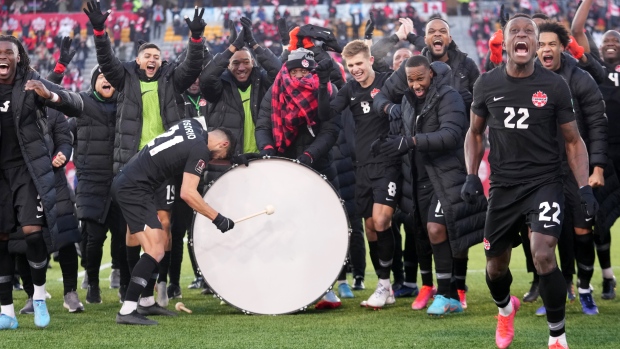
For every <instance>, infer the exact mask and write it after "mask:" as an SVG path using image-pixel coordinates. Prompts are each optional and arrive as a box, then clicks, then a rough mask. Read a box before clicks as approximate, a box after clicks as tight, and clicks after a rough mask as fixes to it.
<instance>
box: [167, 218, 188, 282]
mask: <svg viewBox="0 0 620 349" xmlns="http://www.w3.org/2000/svg"><path fill="white" fill-rule="evenodd" d="M174 228H175V222H173V223H172V246H171V247H172V248H171V250H170V267H169V268H168V275H169V276H170V284H175V285H177V286H178V285H180V279H181V265H182V264H183V246H184V244H183V236H181V238H180V239H175V231H174V230H175V229H174ZM183 235H185V234H183Z"/></svg>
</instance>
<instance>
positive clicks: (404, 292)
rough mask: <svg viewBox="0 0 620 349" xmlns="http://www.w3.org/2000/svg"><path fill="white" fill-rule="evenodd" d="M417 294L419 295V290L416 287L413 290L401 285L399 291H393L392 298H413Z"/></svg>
mask: <svg viewBox="0 0 620 349" xmlns="http://www.w3.org/2000/svg"><path fill="white" fill-rule="evenodd" d="M418 293H420V289H418V288H417V287H415V288H414V287H409V286H405V285H402V286H400V288H399V289H397V290H394V297H396V298H401V297H415V296H417V295H418Z"/></svg>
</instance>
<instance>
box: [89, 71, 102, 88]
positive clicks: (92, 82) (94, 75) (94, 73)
mask: <svg viewBox="0 0 620 349" xmlns="http://www.w3.org/2000/svg"><path fill="white" fill-rule="evenodd" d="M99 74H101V69H99V65H96V66H95V67H94V68H93V70H91V71H90V87H91V88H92V89H93V91H95V84H96V83H97V78H98V77H99Z"/></svg>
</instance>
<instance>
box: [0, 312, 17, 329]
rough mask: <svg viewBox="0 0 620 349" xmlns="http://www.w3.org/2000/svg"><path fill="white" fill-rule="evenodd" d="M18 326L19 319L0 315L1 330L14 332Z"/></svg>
mask: <svg viewBox="0 0 620 349" xmlns="http://www.w3.org/2000/svg"><path fill="white" fill-rule="evenodd" d="M17 326H18V323H17V317H10V316H8V315H6V314H0V330H14V329H16V328H17Z"/></svg>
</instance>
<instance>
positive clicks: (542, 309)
mask: <svg viewBox="0 0 620 349" xmlns="http://www.w3.org/2000/svg"><path fill="white" fill-rule="evenodd" d="M545 315H547V308H545V306H544V305H543V306H541V307H540V308H538V309H536V316H545Z"/></svg>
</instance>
